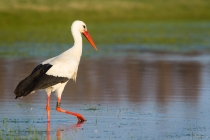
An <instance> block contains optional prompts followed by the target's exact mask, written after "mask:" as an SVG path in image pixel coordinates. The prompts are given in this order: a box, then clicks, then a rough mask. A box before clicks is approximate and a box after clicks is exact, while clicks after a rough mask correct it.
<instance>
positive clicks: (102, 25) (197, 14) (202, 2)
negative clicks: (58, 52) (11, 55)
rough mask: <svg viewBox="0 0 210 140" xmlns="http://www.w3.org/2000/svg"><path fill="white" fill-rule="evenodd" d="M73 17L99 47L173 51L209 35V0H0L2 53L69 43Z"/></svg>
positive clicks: (205, 43)
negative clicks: (153, 46) (155, 47)
mask: <svg viewBox="0 0 210 140" xmlns="http://www.w3.org/2000/svg"><path fill="white" fill-rule="evenodd" d="M75 19H80V20H83V21H85V22H86V23H87V26H88V29H89V31H90V33H91V35H92V37H93V38H94V40H95V42H96V43H97V44H99V45H107V44H137V45H138V44H139V45H142V44H145V45H147V46H150V45H148V44H157V45H169V46H170V45H171V48H174V47H177V44H181V45H183V44H184V45H186V46H187V45H189V46H190V45H192V44H193V45H194V42H193V41H192V40H193V39H195V40H194V41H196V43H197V44H199V42H200V43H202V44H203V45H204V46H205V47H206V46H208V45H209V42H208V41H207V40H205V39H204V40H203V39H202V36H203V37H205V38H206V37H208V36H210V34H209V32H208V30H209V28H210V27H209V23H210V22H209V21H210V1H209V0H167V1H164V0H158V1H157V0H142V1H139V0H107V1H102V0H90V1H86V0H78V1H76V0H60V1H57V0H50V1H49V0H48V1H47V0H9V1H8V0H1V1H0V47H1V48H2V46H3V49H1V50H2V51H4V50H5V48H8V47H14V46H15V47H16V48H18V47H17V46H21V45H16V44H22V46H23V47H24V44H27V46H28V43H32V44H37V43H38V44H39V43H45V44H46V43H49V44H51V43H59V44H69V43H71V44H72V41H73V40H72V37H71V34H70V32H69V31H70V26H71V23H72V22H73V21H74V20H75ZM196 36H197V37H196ZM23 42H24V43H23ZM85 43H86V42H85ZM205 47H204V48H205ZM207 48H208V47H207ZM11 50H12V49H11Z"/></svg>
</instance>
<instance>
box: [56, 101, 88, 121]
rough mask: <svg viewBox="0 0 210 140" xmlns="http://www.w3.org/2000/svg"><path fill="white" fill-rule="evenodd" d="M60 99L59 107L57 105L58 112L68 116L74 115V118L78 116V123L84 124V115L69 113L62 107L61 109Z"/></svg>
mask: <svg viewBox="0 0 210 140" xmlns="http://www.w3.org/2000/svg"><path fill="white" fill-rule="evenodd" d="M60 105H61V104H60V98H58V102H57V105H56V110H57V111H58V112H63V113H66V114H70V115H73V116H76V117H77V119H78V122H84V121H86V120H85V118H84V117H83V116H82V115H80V114H78V113H75V112H70V111H67V110H63V109H62V108H61V107H60Z"/></svg>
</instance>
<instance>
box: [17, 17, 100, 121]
mask: <svg viewBox="0 0 210 140" xmlns="http://www.w3.org/2000/svg"><path fill="white" fill-rule="evenodd" d="M71 32H72V35H73V38H74V46H73V47H71V48H70V49H68V50H67V51H65V52H63V53H61V54H60V55H58V56H56V57H53V58H50V59H48V60H46V61H44V62H42V63H41V64H39V65H38V66H37V67H36V68H35V69H34V70H33V71H32V73H31V74H30V75H29V76H28V77H26V78H25V79H23V80H22V81H20V83H19V84H18V85H17V87H16V89H15V91H14V93H15V95H16V98H15V99H17V98H18V97H23V96H26V95H28V94H30V93H32V92H34V91H35V90H39V89H45V91H46V92H47V96H48V97H47V105H46V111H47V121H48V122H50V95H51V92H55V93H56V96H57V98H58V99H57V105H56V110H57V111H58V112H63V113H66V114H71V115H74V116H76V117H77V118H78V121H79V122H83V121H85V118H84V117H83V116H82V115H80V114H78V113H74V112H70V111H67V110H63V109H62V108H61V103H60V102H61V95H62V92H63V90H64V87H65V85H66V84H67V82H68V81H69V80H70V79H73V80H74V81H76V77H77V70H78V66H79V62H80V57H81V55H82V36H81V33H82V34H83V35H84V36H85V37H86V38H87V40H88V41H89V42H90V44H91V45H92V46H93V48H94V49H95V50H97V48H96V45H95V44H94V42H93V40H92V38H91V36H90V35H89V33H88V31H87V26H86V25H85V23H84V22H82V21H79V20H76V21H74V22H73V23H72V26H71Z"/></svg>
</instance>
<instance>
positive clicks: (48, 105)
mask: <svg viewBox="0 0 210 140" xmlns="http://www.w3.org/2000/svg"><path fill="white" fill-rule="evenodd" d="M46 111H47V121H48V122H50V96H47V105H46Z"/></svg>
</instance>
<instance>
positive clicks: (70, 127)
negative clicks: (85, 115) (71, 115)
mask: <svg viewBox="0 0 210 140" xmlns="http://www.w3.org/2000/svg"><path fill="white" fill-rule="evenodd" d="M83 124H84V122H77V123H76V124H70V125H67V126H66V125H65V126H58V127H57V128H56V137H57V140H61V139H62V134H63V133H64V132H66V131H71V130H75V129H79V128H81V127H82V125H83ZM50 137H51V130H50V122H48V123H47V127H46V138H47V140H50Z"/></svg>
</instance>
